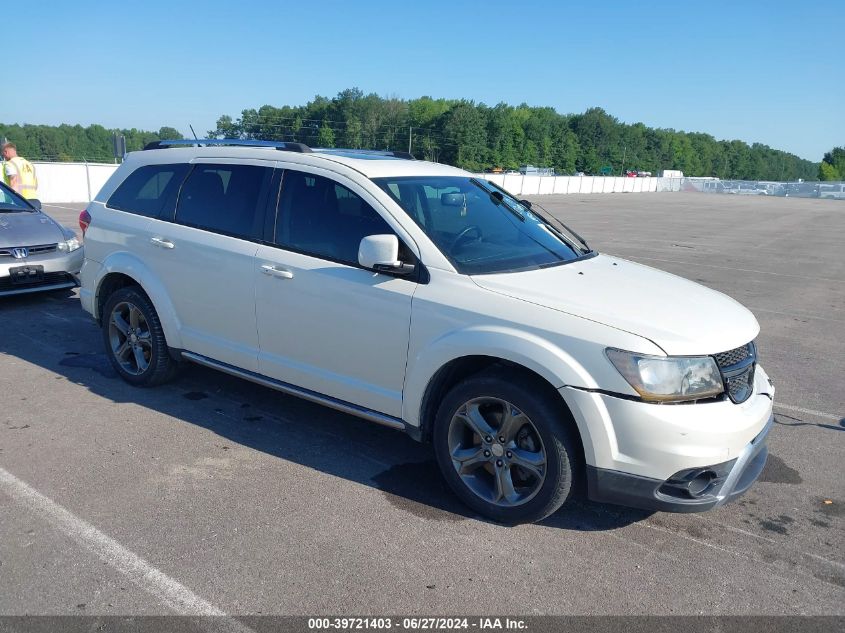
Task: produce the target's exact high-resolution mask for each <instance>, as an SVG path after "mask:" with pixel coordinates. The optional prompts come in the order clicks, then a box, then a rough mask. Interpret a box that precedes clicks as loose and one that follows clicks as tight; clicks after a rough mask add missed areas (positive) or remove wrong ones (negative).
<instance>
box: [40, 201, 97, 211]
mask: <svg viewBox="0 0 845 633" xmlns="http://www.w3.org/2000/svg"><path fill="white" fill-rule="evenodd" d="M79 204H86V205H87V204H88V203H85V202H80V203H79ZM44 206H45V207H47V208H48V209H66V210H68V211H79V212H80V213H81V212H82V209H76V208H74V207H63V206H61V205H59V204H45V205H44Z"/></svg>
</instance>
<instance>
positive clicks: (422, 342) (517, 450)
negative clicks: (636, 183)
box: [80, 141, 774, 523]
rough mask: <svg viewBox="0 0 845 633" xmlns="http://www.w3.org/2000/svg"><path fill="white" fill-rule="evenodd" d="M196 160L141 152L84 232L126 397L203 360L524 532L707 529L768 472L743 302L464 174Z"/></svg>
mask: <svg viewBox="0 0 845 633" xmlns="http://www.w3.org/2000/svg"><path fill="white" fill-rule="evenodd" d="M190 143H194V142H193V141H192V142H190ZM200 143H202V144H204V145H206V146H204V147H199V146H197V147H193V146H189V144H188V143H186V142H182V143H180V142H162V143H158V144H155V145H153V146H152V147H151V148H149V149H147V150H145V151H141V152H136V153H133V154H130V155H129V156H128V157H127V159H126V162H124V163H123V165H122V166H121V167H120V168H119V169H118V170H117V172H116V173H115V174H114V176H113V177H112V178H111V179H110V180H109V181H108V183H106V185H105V186H104V187H103V189H102V191H100V193H99V195H98V196H97V198H96V200H95V201H94V202H92V203H91V205H90V206H89V207H88V209H87V210H86V211H84V212H83V214H82V217H81V218H80V222H81V224H82V225H83V226H86V227H87V231H86V235H85V263H84V266H83V268H82V274H81V276H82V290H81V298H82V305H83V307H84V309H85V310H87V311H88V312H90V313H91V315H93V317H94V318H95V319H96V320H97V322H98V323H100V324H101V326H102V332H103V340H104V342H105V346H106V349H107V352H108V355H109V357H110V359H111V362H112V364H113V365H114V367H115V369H116V370H117V371H118V372H119V373H120V375H121V376H122V377H123V378H124V379H126V380H127V381H128V382H130V383H132V384H135V385H140V386H147V385H155V384H157V383H161V382H163V381H164V380H166V379H168V378H169V377H170V376H171V375H172V374H173V371H174V369H175V367H176V365H177V363H179V362H180V361H185V360H187V361H192V362H195V363H199V364H202V365H206V366H208V367H213V368H217V369H219V370H221V371H224V372H227V373H229V374H233V375H235V376H240V377H243V378H245V379H247V380H252V381H254V382H257V383H260V384H262V385H266V386H269V387H272V388H275V389H278V390H280V391H283V392H285V393H289V394H294V395H297V396H300V397H303V398H306V399H308V400H312V401H315V402H319V403H322V404H325V405H328V406H330V407H333V408H335V409H340V410H342V411H346V412H349V413H352V414H354V415H357V416H360V417H363V418H366V419H368V420H371V421H373V422H377V423H380V424H384V425H387V426H389V427H393V428H396V429H400V430H404V431H405V432H407V433H409V434H410V435H411V436H413V437H414V438H416V439H418V440H422V441H430V442H432V443H433V445H434V452H435V454H436V456H437V460H438V462H439V464H440V468H441V470H442V473H443V476H444V477H445V478H446V480H447V481H448V483H449V484H450V486H451V487H452V489H453V490H454V491H455V493H457V495H458V496H460V497H461V499H463V500H464V501H465V502H466V503H467V504H468V505H469V506H471V507H472V508H473V509H474V510H476V511H477V512H479V513H480V514H482V515H484V516H487V517H490V518H492V519H494V520H497V521H502V522H507V523H515V522H521V521H534V520H539V519H541V518H542V517H545V516H547V515H549V514H550V513H552V512H554V511H555V510H556V509H557V508H558V507H560V506H561V504H563V503H564V502H565V501H566V500H567V499H568V498H570V496H572V494H573V493H574V492H575V491H576V489H577V488H578V487H579V485H583V486H584V487H585V488H586V492H587V494H588V496H589V497H590V498H592V499H594V500H598V501H605V502H612V503H618V504H623V505H629V506H635V507H641V508H647V509H654V510H668V511H677V512H696V511H701V510H706V509H709V508H713V507H715V506H718V505H721V504H723V503H725V502H726V501H728V500H729V499H731V498H734V497H736V496H738V495H740V494H741V493H743V492H744V491H745V490H747V489H748V488H749V486H751V484H752V483H753V482H754V480H755V479H756V478H757V476H758V475H759V474H760V471H761V470H762V468H763V465H764V464H765V461H766V448H765V438H766V435H767V433H768V432H769V429H770V428H771V425H772V420H773V418H772V401H773V396H774V388H773V386H772V383H771V382H770V381H769V379H768V377H767V376H766V374H765V372H764V371H763V369H762V368H761V367H760V366H759V365H758V364H757V357H756V348H755V345H754V342H753V341H754V339H755V337H756V336H757V334H758V332H759V326H758V324H757V321H756V320H755V318H754V316H753V315H752V314H751V313H750V312H749V311H748V310H746V309H745V308H744V307H742V306H741V305H740V304H738V303H737V302H736V301H734V300H733V299H730V298H728V297H726V296H724V295H722V294H720V293H718V292H715V291H713V290H709V289H707V288H704V287H702V286H699V285H696V284H694V283H692V282H690V281H686V280H684V279H681V278H679V277H675V276H673V275H669V274H667V273H664V272H660V271H657V270H654V269H651V268H647V267H645V266H641V265H639V264H634V263H632V262H628V261H625V260H622V259H617V258H615V257H610V256H607V255H600V254H598V253H596V252H595V251H593V250H591V249H589V248H588V247H587V245H586V243H584V241H583V240H581V238H579V237H578V236H577V235H576V234H574V233H572V232H571V231H569V230H568V229H567V228H566V227H565V226H563V225H562V224H560V223H559V222H557V221H556V220H554V219H552V218H548V217H545V215H544V214H540V213H539V212H538V211H537V210H536V209H532V208H531V205H530V203H528V202H524V201H523V202H520V201H518V200H516V199H514V198H513V197H512V196H511V195H509V194H508V193H507V192H506V191H504V190H502V189H499V188H497V187H496V186H495V185H492V184H491V183H489V182H487V181H485V180H483V179H480V178H478V177H476V176H473V175H472V174H470V173H467V172H465V171H462V170H460V169H456V168H453V167H448V166H445V165H439V164H434V163H428V162H422V161H416V160H411V159H409V158H410V157H408V156H403V155H401V154H398V153H397V154H391V153H384V152H364V151H356V150H317V149H315V150H312V149H310V148H308V147H306V146H303V145H299V144H293V143H261V142H253V143H246V142H241V143H239V142H237V141H225V142H219V141H218V142H216V143H215V142H213V141H208V142H206V141H200ZM180 145H184V146H181V147H180ZM420 485H422V486H424V485H426V482H420Z"/></svg>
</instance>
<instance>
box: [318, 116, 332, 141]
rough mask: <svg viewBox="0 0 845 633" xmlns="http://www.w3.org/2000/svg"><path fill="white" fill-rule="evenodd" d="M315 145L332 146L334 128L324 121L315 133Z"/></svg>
mask: <svg viewBox="0 0 845 633" xmlns="http://www.w3.org/2000/svg"><path fill="white" fill-rule="evenodd" d="M317 145H318V146H319V147H334V130H332V129H331V128H330V127H329V126H328V124H327V123H326V122H325V121H323V125H321V126H320V131H319V133H318V134H317Z"/></svg>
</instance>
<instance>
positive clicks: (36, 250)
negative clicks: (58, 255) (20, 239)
mask: <svg viewBox="0 0 845 633" xmlns="http://www.w3.org/2000/svg"><path fill="white" fill-rule="evenodd" d="M58 247H59V245H58V244H39V245H38V246H23V247H18V246H9V247H5V246H4V247H3V248H0V257H11V256H12V249H13V248H25V249H26V250H27V251H29V255H28V256H29V257H32V256H33V255H43V254H44V253H52V252H53V251H55V250H56V249H57V248H58Z"/></svg>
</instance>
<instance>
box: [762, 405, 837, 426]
mask: <svg viewBox="0 0 845 633" xmlns="http://www.w3.org/2000/svg"><path fill="white" fill-rule="evenodd" d="M775 409H786V410H787V411H796V412H798V413H806V414H807V415H815V416H817V417H820V418H824V419H825V420H833V421H834V422H839V420H841V419H842V418H845V414H843V415H834V414H832V413H825V412H824V411H816V410H815V409H803V408H801V407H796V406H793V405H791V404H781V403H780V402H775Z"/></svg>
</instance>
